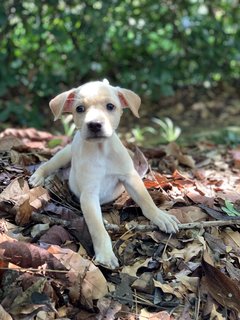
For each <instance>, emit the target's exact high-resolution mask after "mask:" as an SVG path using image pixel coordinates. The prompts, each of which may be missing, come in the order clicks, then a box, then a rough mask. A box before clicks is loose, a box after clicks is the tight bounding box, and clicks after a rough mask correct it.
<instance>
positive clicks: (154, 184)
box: [143, 171, 171, 189]
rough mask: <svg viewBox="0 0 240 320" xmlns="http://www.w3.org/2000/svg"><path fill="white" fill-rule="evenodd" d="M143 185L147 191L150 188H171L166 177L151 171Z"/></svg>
mask: <svg viewBox="0 0 240 320" xmlns="http://www.w3.org/2000/svg"><path fill="white" fill-rule="evenodd" d="M143 182H144V185H145V187H146V188H147V189H150V188H163V189H164V188H171V184H170V182H169V180H168V179H167V177H165V176H163V175H161V174H160V173H158V172H155V171H151V173H150V174H148V175H147V177H146V179H144V181H143Z"/></svg>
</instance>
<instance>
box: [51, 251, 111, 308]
mask: <svg viewBox="0 0 240 320" xmlns="http://www.w3.org/2000/svg"><path fill="white" fill-rule="evenodd" d="M48 250H49V252H52V254H53V255H54V257H56V258H57V259H58V260H59V261H60V262H61V263H62V264H63V265H64V266H65V268H67V269H68V270H70V271H69V272H68V274H67V277H68V280H69V282H70V285H69V295H70V297H71V299H72V301H73V302H78V301H80V302H81V303H82V304H83V305H85V306H88V307H90V308H92V306H93V300H96V299H100V298H102V297H103V296H104V295H105V294H106V293H107V282H106V280H105V278H104V276H103V274H102V273H101V271H100V270H99V268H97V267H96V266H95V265H94V264H93V263H92V262H91V261H89V260H87V259H84V258H83V257H81V256H80V254H78V253H76V252H73V251H72V250H69V249H65V248H60V247H58V246H50V247H49V249H48Z"/></svg>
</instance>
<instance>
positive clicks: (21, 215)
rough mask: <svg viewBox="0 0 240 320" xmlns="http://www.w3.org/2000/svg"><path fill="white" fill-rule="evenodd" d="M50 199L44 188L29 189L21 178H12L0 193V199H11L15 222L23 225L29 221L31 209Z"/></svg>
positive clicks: (37, 207)
mask: <svg viewBox="0 0 240 320" xmlns="http://www.w3.org/2000/svg"><path fill="white" fill-rule="evenodd" d="M49 199H50V197H49V194H48V192H47V190H46V189H44V188H42V187H36V188H33V189H31V190H30V189H29V186H28V183H27V182H26V180H24V179H23V178H16V179H15V180H13V181H12V182H11V183H10V184H9V185H8V186H7V188H6V189H5V190H3V192H2V193H1V194H0V201H11V202H12V203H13V210H14V211H15V212H16V217H15V220H16V223H17V224H20V225H24V224H26V223H28V222H29V220H30V218H31V214H32V211H33V210H38V209H39V208H41V207H42V205H43V204H44V203H45V202H47V201H48V200H49Z"/></svg>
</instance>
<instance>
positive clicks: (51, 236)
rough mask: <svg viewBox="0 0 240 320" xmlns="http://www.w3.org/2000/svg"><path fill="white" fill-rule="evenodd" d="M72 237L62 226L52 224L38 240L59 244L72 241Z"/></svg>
mask: <svg viewBox="0 0 240 320" xmlns="http://www.w3.org/2000/svg"><path fill="white" fill-rule="evenodd" d="M72 240H73V237H72V236H71V235H70V234H69V233H68V231H67V230H66V229H64V228H63V227H62V226H57V225H54V226H52V227H51V228H50V229H49V230H48V231H47V232H46V233H45V234H44V235H43V236H41V238H40V239H39V242H40V243H41V242H45V243H48V244H56V245H58V246H61V245H63V244H65V243H66V242H67V241H72Z"/></svg>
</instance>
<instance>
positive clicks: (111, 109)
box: [106, 103, 115, 111]
mask: <svg viewBox="0 0 240 320" xmlns="http://www.w3.org/2000/svg"><path fill="white" fill-rule="evenodd" d="M106 108H107V110H108V111H113V110H114V109H115V105H114V104H112V103H108V104H107V105H106Z"/></svg>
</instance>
